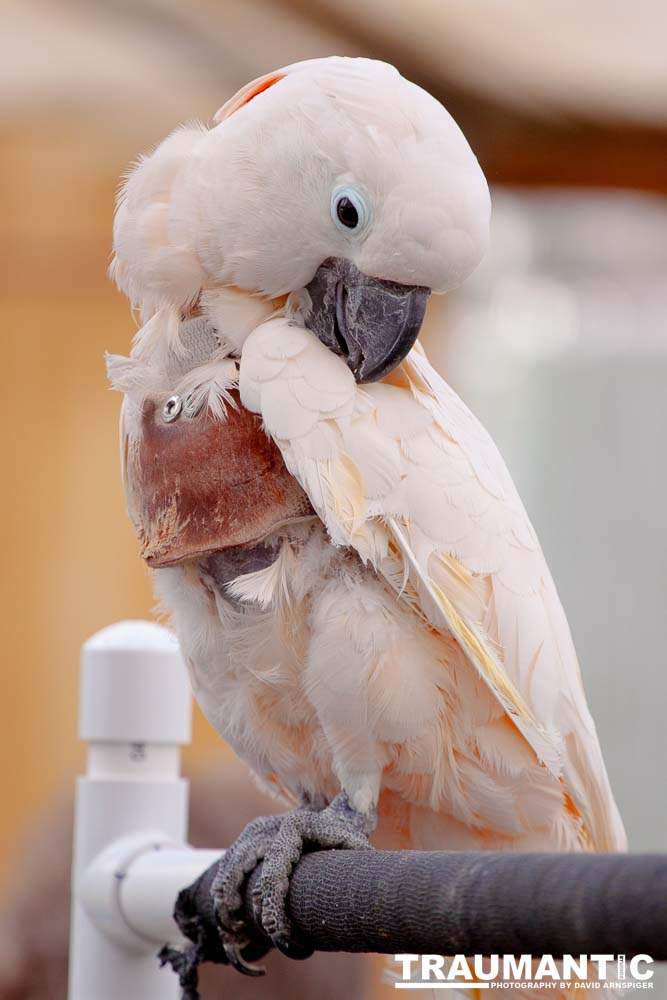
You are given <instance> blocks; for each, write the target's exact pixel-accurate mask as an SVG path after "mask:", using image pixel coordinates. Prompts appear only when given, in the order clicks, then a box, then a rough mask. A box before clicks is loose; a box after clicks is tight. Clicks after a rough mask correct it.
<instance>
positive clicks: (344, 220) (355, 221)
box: [331, 185, 371, 236]
mask: <svg viewBox="0 0 667 1000" xmlns="http://www.w3.org/2000/svg"><path fill="white" fill-rule="evenodd" d="M370 216H371V213H370V209H369V207H368V203H367V201H366V199H365V198H364V196H363V195H362V194H361V192H360V191H358V190H357V189H356V188H353V187H349V185H345V186H344V187H339V188H336V190H335V191H334V192H333V194H332V195H331V218H332V219H333V222H334V225H335V226H336V228H337V229H340V231H341V232H342V233H345V234H346V236H358V235H359V233H362V232H363V231H364V230H365V229H366V227H367V226H368V223H369V222H370Z"/></svg>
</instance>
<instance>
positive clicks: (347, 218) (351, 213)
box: [336, 198, 359, 229]
mask: <svg viewBox="0 0 667 1000" xmlns="http://www.w3.org/2000/svg"><path fill="white" fill-rule="evenodd" d="M336 215H337V216H338V218H339V219H340V221H341V222H342V223H343V225H344V226H347V228H348V229H354V228H355V227H356V226H357V225H358V224H359V213H358V212H357V210H356V208H355V207H354V205H353V204H352V202H351V201H350V199H349V198H341V199H340V201H339V202H338V204H337V205H336Z"/></svg>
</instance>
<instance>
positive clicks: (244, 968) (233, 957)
mask: <svg viewBox="0 0 667 1000" xmlns="http://www.w3.org/2000/svg"><path fill="white" fill-rule="evenodd" d="M222 947H223V948H224V950H225V955H226V956H227V960H228V962H229V964H230V965H231V966H232V967H233V968H234V969H236V971H237V972H240V973H242V974H243V975H244V976H265V975H266V969H265V968H264V966H263V965H255V964H254V963H253V962H248V961H247V959H246V958H244V957H243V950H244V946H243V945H242V944H239V942H237V941H226V940H225V939H224V938H223V939H222Z"/></svg>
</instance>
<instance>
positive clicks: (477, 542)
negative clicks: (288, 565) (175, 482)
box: [240, 317, 625, 850]
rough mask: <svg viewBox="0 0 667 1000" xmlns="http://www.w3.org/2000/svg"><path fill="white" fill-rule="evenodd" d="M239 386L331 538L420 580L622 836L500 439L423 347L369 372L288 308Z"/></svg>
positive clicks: (444, 618)
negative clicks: (364, 379)
mask: <svg viewBox="0 0 667 1000" xmlns="http://www.w3.org/2000/svg"><path fill="white" fill-rule="evenodd" d="M240 387H241V396H242V401H243V403H244V405H246V406H247V407H248V408H249V409H251V410H253V411H254V412H257V413H260V414H261V416H262V418H263V420H264V425H265V428H266V430H267V432H268V433H269V434H270V435H271V436H272V437H273V438H274V440H275V441H276V444H277V445H278V447H279V448H280V450H281V452H282V455H283V458H284V460H285V463H286V465H287V467H288V469H289V470H290V472H291V473H292V475H294V476H295V477H296V478H297V480H298V481H299V482H300V483H301V485H302V486H303V488H304V489H305V490H306V492H307V493H308V495H309V497H310V500H311V502H312V504H313V506H314V508H315V509H316V511H317V513H318V515H319V516H320V518H321V519H322V521H323V522H324V524H325V526H326V528H327V531H328V532H329V535H330V537H331V539H332V541H333V543H334V544H336V545H349V546H353V547H354V548H356V550H357V551H358V552H359V554H360V556H361V557H362V559H364V560H365V561H368V562H370V563H371V564H372V565H373V566H374V567H375V568H376V570H377V571H378V572H379V573H381V574H383V575H384V576H385V577H386V579H387V580H388V581H389V582H390V583H391V585H392V586H394V587H396V588H397V589H398V590H399V591H400V590H401V588H402V587H404V586H405V584H406V583H407V582H408V581H409V583H410V585H411V588H412V592H413V593H416V594H417V597H418V601H417V608H418V612H419V613H421V614H423V615H424V616H425V617H426V618H427V619H428V620H429V621H430V623H431V624H432V625H433V626H434V627H435V628H436V629H438V630H439V631H441V632H443V633H447V632H449V633H451V634H452V635H454V637H455V638H456V639H457V641H458V642H459V644H460V645H461V647H462V648H463V649H464V650H465V652H466V654H467V656H468V658H469V659H470V661H471V662H472V663H473V664H474V666H475V667H476V668H477V670H478V672H479V673H480V675H481V676H482V678H483V679H484V680H485V682H486V683H487V684H488V686H489V687H490V688H491V690H492V691H493V692H494V694H495V696H496V697H497V698H498V700H499V702H500V703H501V705H502V706H503V708H504V710H505V711H506V712H507V714H508V716H509V717H510V718H511V719H512V721H513V722H514V724H515V725H516V727H517V729H519V731H520V732H521V733H522V734H523V736H524V737H525V739H526V740H527V741H528V743H529V744H530V746H532V748H533V750H534V751H535V753H536V755H537V757H538V759H539V760H540V761H541V762H542V763H543V764H544V765H545V766H546V767H547V768H548V769H549V770H550V771H551V773H552V774H553V775H554V777H555V778H557V779H559V780H561V781H562V782H563V784H564V790H565V791H566V792H567V794H568V796H569V798H570V799H571V801H572V803H573V805H574V807H575V808H576V810H577V811H578V813H579V814H580V815H581V817H582V820H583V823H584V826H585V829H586V833H587V836H588V838H589V841H590V843H591V846H594V847H595V848H597V849H598V850H618V849H619V848H622V847H623V846H624V844H625V836H624V832H623V827H622V824H621V820H620V817H619V816H618V812H617V810H616V806H615V803H614V800H613V796H612V793H611V790H610V787H609V782H608V779H607V775H606V771H605V768H604V763H603V760H602V755H601V752H600V748H599V744H598V739H597V735H596V732H595V726H594V724H593V721H592V719H591V716H590V713H589V711H588V707H587V705H586V699H585V695H584V691H583V686H582V682H581V676H580V673H579V667H578V664H577V658H576V654H575V652H574V647H573V644H572V640H571V637H570V632H569V628H568V625H567V621H566V619H565V615H564V613H563V610H562V607H561V605H560V602H559V599H558V595H557V593H556V590H555V587H554V584H553V581H552V579H551V576H550V574H549V570H548V567H547V565H546V561H545V559H544V555H543V553H542V550H541V548H540V546H539V542H538V540H537V538H536V536H535V532H534V531H533V528H532V526H531V524H530V521H529V519H528V516H527V514H526V512H525V510H524V508H523V505H522V503H521V500H520V499H519V496H518V494H517V492H516V489H515V487H514V485H513V483H512V480H511V478H510V476H509V473H508V472H507V469H506V467H505V464H504V462H503V460H502V458H501V456H500V454H499V452H498V450H497V449H496V447H495V445H494V443H493V441H492V440H491V438H490V437H489V435H488V434H487V433H486V431H485V430H484V428H483V427H482V426H481V425H480V424H479V422H478V421H477V420H476V419H475V417H474V416H473V415H472V414H471V413H470V411H469V410H468V409H467V408H466V407H465V405H464V404H463V403H462V401H461V400H460V399H459V398H458V396H457V395H456V393H454V392H453V390H452V389H451V388H450V387H449V386H448V385H447V384H446V383H445V382H444V381H443V380H442V379H441V378H440V377H439V376H438V375H437V374H436V372H435V371H434V370H433V368H432V367H431V366H430V364H429V363H428V361H427V359H426V357H425V356H424V354H423V352H422V351H421V349H420V348H416V349H414V350H413V351H412V352H411V354H410V356H409V357H408V358H407V359H406V361H405V362H404V363H403V365H402V366H401V368H400V369H399V371H398V372H397V373H395V374H394V376H393V378H392V379H391V381H390V382H389V383H388V382H383V383H377V384H373V385H368V386H363V387H362V386H358V385H357V384H356V383H355V381H354V378H353V376H352V374H351V372H350V371H349V370H348V368H347V366H346V365H345V364H344V363H343V362H342V361H341V359H339V358H336V357H335V356H334V355H333V354H332V353H331V352H330V351H329V350H327V349H326V348H325V347H324V346H323V345H322V344H321V343H320V342H319V341H318V340H317V339H316V338H315V337H313V336H312V335H311V334H310V333H309V332H308V331H306V330H304V329H303V328H302V327H300V326H299V325H298V324H297V323H295V322H294V321H292V320H288V319H285V318H282V317H280V318H275V319H272V320H270V321H269V322H267V323H264V324H262V325H261V326H260V327H258V328H257V329H256V330H255V331H254V332H253V333H252V334H251V335H250V336H249V337H248V339H247V340H246V343H245V345H244V348H243V354H242V363H241V376H240ZM397 561H398V562H399V563H400V564H402V572H398V573H397V569H396V565H397ZM406 596H407V595H406Z"/></svg>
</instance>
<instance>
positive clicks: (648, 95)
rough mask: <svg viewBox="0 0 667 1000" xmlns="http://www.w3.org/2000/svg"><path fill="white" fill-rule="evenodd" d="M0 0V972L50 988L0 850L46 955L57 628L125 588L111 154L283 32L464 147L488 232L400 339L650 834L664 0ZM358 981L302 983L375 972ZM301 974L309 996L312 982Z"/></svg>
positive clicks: (664, 379) (666, 283)
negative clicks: (427, 110) (397, 86)
mask: <svg viewBox="0 0 667 1000" xmlns="http://www.w3.org/2000/svg"><path fill="white" fill-rule="evenodd" d="M0 14H1V15H2V25H3V28H2V33H1V35H0V172H1V175H2V185H1V187H0V199H1V200H2V204H1V210H0V234H1V238H0V254H1V255H2V266H1V268H0V274H1V275H2V288H1V290H0V307H1V310H2V324H1V327H0V329H1V334H0V336H1V337H2V358H3V359H4V365H3V370H4V372H5V374H4V377H3V378H2V385H3V398H4V399H5V402H6V404H7V407H6V413H5V415H6V418H7V419H6V423H5V431H4V433H3V435H2V437H3V442H4V448H3V450H4V454H5V457H6V458H7V459H8V462H6V463H5V475H4V477H3V484H4V485H3V489H2V491H1V494H0V503H1V504H2V528H3V552H4V565H5V567H6V571H5V573H4V574H3V575H2V583H1V586H2V591H3V593H2V600H1V603H0V607H1V609H2V611H1V614H2V623H1V630H2V646H1V651H0V656H1V657H2V661H3V662H2V673H1V675H0V676H1V679H2V697H1V698H0V773H1V774H2V776H3V784H4V788H3V795H2V810H1V811H0V884H2V885H3V886H4V889H5V899H6V901H7V902H6V905H5V910H4V917H3V919H4V925H3V926H4V927H5V934H4V935H3V942H4V943H3V946H2V948H0V995H1V996H2V998H3V1000H5V998H9V997H10V996H11V997H12V998H14V997H16V998H17V1000H18V998H19V997H20V998H33V1000H41V998H42V997H49V998H50V1000H58V998H59V997H61V996H62V995H63V994H62V992H61V988H62V975H63V971H64V966H63V965H62V961H61V965H60V967H59V968H60V972H59V973H58V975H60V979H58V978H57V975H56V973H54V974H53V976H54V977H53V978H51V979H49V975H48V974H45V976H46V979H45V982H47V984H48V985H47V987H46V988H45V990H46V991H45V992H40V990H39V986H38V985H35V984H34V983H33V984H32V985H28V984H29V980H30V969H31V968H32V969H34V968H35V964H36V961H37V960H36V959H35V956H34V954H33V953H32V952H31V951H30V948H33V949H34V947H35V945H29V944H28V943H27V939H26V935H25V934H23V930H22V928H24V927H27V926H28V925H30V922H31V921H32V920H34V915H33V916H31V914H32V913H33V911H32V910H31V909H30V905H31V904H30V901H29V900H28V901H26V898H25V897H26V892H27V890H23V896H22V895H21V891H19V889H18V888H17V881H18V879H17V871H18V867H17V866H18V858H19V856H21V857H23V858H25V857H26V852H28V855H29V856H30V857H31V858H33V859H34V868H35V871H34V880H33V881H34V885H33V886H32V887H31V888H30V891H31V892H32V893H33V897H34V896H35V895H37V896H40V895H41V897H42V898H51V896H53V897H54V898H55V897H56V896H57V898H58V899H59V900H61V903H60V904H59V905H61V907H62V910H61V911H58V909H57V906H56V905H55V903H54V905H53V908H52V910H51V913H52V916H51V926H50V929H48V928H47V929H46V930H44V936H45V937H44V940H47V939H48V941H50V947H51V949H52V950H53V951H54V953H55V951H57V947H56V942H58V941H59V942H60V944H59V945H58V947H59V948H60V952H58V953H59V954H60V953H61V952H62V951H63V948H64V945H63V941H62V940H61V938H62V934H63V933H64V931H63V930H62V929H63V928H65V927H66V919H65V917H64V913H65V907H66V899H65V897H66V877H65V878H63V877H62V873H63V872H65V876H66V869H67V865H68V863H69V858H68V854H67V852H68V846H69V842H68V834H67V816H68V815H69V809H70V803H69V796H70V789H71V787H72V782H73V778H74V776H75V774H76V773H77V772H78V771H80V770H81V768H82V766H83V747H82V745H81V744H80V743H79V742H78V741H77V729H76V719H77V683H78V654H79V647H80V645H81V643H82V641H83V640H84V639H85V638H86V637H87V636H89V635H90V634H91V633H92V632H94V631H96V630H97V629H99V628H101V627H103V626H104V625H107V624H109V623H110V622H113V621H115V620H117V619H121V618H126V617H146V616H150V614H151V608H152V604H153V601H152V596H151V587H150V581H149V579H148V576H147V573H146V571H145V569H144V567H143V566H142V564H141V563H140V561H139V558H138V554H137V545H136V542H135V539H134V536H133V533H132V530H131V528H130V525H129V523H128V521H127V518H126V515H125V511H124V500H123V494H122V489H121V485H120V477H119V469H118V460H117V444H116V437H117V418H118V410H119V405H120V399H119V398H118V396H117V395H115V394H113V393H111V392H110V391H109V390H108V388H107V385H106V380H105V374H104V364H103V354H104V351H105V350H108V351H111V352H117V353H126V352H127V350H128V348H129V343H130V339H131V337H132V335H133V332H134V329H135V328H134V324H133V321H132V319H131V317H130V313H129V309H128V305H127V302H126V300H125V299H124V298H122V297H121V296H120V295H119V294H118V293H116V291H115V290H114V289H113V288H112V286H111V284H110V283H109V281H108V280H107V277H106V269H107V265H108V261H109V252H110V238H111V223H112V212H113V200H114V193H115V190H116V187H117V184H118V179H119V177H120V175H121V174H122V173H123V171H124V170H125V169H126V168H127V166H128V164H129V163H130V162H131V161H132V160H133V159H134V158H135V157H136V156H137V155H138V153H140V152H141V151H145V150H147V149H150V147H151V146H152V145H154V144H155V143H156V142H157V141H158V140H160V139H161V138H163V137H164V136H165V135H166V134H167V133H168V132H169V131H170V130H172V129H173V128H174V127H175V126H176V125H178V124H179V123H180V122H182V121H184V120H187V119H192V118H201V119H202V120H204V121H208V120H210V118H211V116H212V114H213V113H214V112H215V111H216V110H217V108H218V107H219V106H220V105H221V104H222V103H223V102H224V101H225V100H226V99H227V98H228V97H229V96H231V94H232V93H233V92H234V91H235V90H236V89H237V88H238V87H239V86H241V85H242V84H244V83H245V82H247V81H248V80H250V79H252V78H253V77H256V76H258V75H260V74H262V73H265V72H267V71H268V70H271V69H274V68H278V67H280V66H282V65H284V64H287V63H290V62H293V61H296V60H298V59H303V58H308V57H313V56H322V55H331V54H340V55H366V56H374V57H379V58H382V59H387V60H389V61H391V62H394V63H395V64H396V65H397V66H398V68H399V69H400V70H401V72H402V73H403V74H404V75H406V76H408V77H410V78H412V79H413V80H415V81H416V82H417V83H419V84H421V85H422V86H424V87H426V88H427V89H428V90H430V91H431V92H432V93H433V94H434V95H435V96H436V97H438V98H439V99H440V100H441V101H442V102H443V103H444V104H445V105H446V106H447V107H448V108H449V110H450V111H451V112H452V114H453V115H454V117H455V118H456V119H457V120H458V122H459V124H460V125H461V126H462V128H463V130H464V132H465V133H466V135H467V137H468V139H469V140H470V142H471V145H472V146H473V149H474V150H475V152H476V153H477V155H478V157H479V159H480V162H481V164H482V167H483V169H484V170H485V172H486V175H487V177H488V179H489V181H490V183H491V185H492V193H493V200H494V223H493V241H492V249H491V252H490V254H489V256H488V258H487V259H486V261H485V262H484V264H483V265H482V266H481V267H480V269H479V271H478V272H477V273H476V274H475V275H474V277H473V278H472V279H471V280H470V281H469V282H468V283H467V284H466V285H465V287H464V288H463V289H461V290H460V291H459V292H456V293H453V294H451V295H450V296H447V297H446V298H445V299H440V300H434V301H433V302H432V303H431V306H430V315H429V322H428V328H427V332H426V335H425V338H424V340H425V344H426V347H427V349H428V350H429V353H430V354H431V356H432V358H433V360H434V361H435V362H436V363H437V365H438V367H439V368H440V370H441V372H442V374H443V375H444V376H445V378H447V379H448V381H450V382H451V383H452V384H453V385H454V386H455V387H456V388H457V389H458V391H459V392H460V393H461V394H462V395H463V397H464V399H465V400H466V401H467V402H468V404H469V405H470V406H471V407H472V409H473V410H474V411H475V412H476V413H477V414H478V416H479V417H480V418H481V419H482V420H483V422H484V423H485V424H486V426H487V427H488V428H489V430H490V431H491V432H492V434H493V435H494V437H495V438H496V440H497V442H498V444H499V445H500V448H501V450H502V451H503V453H504V455H505V457H506V459H507V461H508V464H509V466H510V469H511V471H512V472H513V474H514V477H515V479H516V482H517V485H518V487H519V490H520V492H521V493H522V496H523V497H524V500H525V503H526V506H527V508H528V511H529V513H530V514H531V516H532V518H533V521H534V523H535V525H536V528H537V530H538V533H539V535H540V537H541V540H542V542H543V546H544V549H545V551H546V554H547V558H548V559H549V561H550V564H551V568H552V570H553V573H554V576H555V578H556V582H557V584H558V586H559V590H560V593H561V597H562V599H563V603H564V605H565V609H566V611H567V613H568V616H569V619H570V623H571V625H572V629H573V632H574V638H575V642H576V645H577V648H578V651H579V655H580V659H581V664H582V670H583V674H584V681H585V684H586V688H587V691H588V694H589V699H590V703H591V708H592V711H593V714H594V716H595V718H596V720H597V723H598V728H599V731H600V736H601V741H602V744H603V749H604V751H605V756H606V759H607V762H608V766H609V771H610V774H611V780H612V784H613V786H614V788H615V791H616V794H617V798H618V800H619V805H620V807H621V811H622V813H623V815H624V818H625V820H626V824H627V827H628V832H629V835H630V842H631V846H632V848H633V849H635V850H641V849H653V848H655V849H664V848H665V846H666V843H665V842H666V840H667V836H666V834H667V783H666V782H665V780H664V771H665V767H666V766H667V741H666V738H665V703H666V702H665V699H666V695H667V680H666V678H667V662H666V656H665V651H664V650H665V647H664V621H665V618H666V617H667V610H666V605H667V535H666V532H665V525H664V509H665V490H666V488H667V472H666V471H665V441H666V440H667V279H666V273H667V200H666V199H665V195H666V194H667V60H666V59H665V49H664V40H665V38H666V37H667V7H666V6H665V5H664V4H663V3H661V2H660V0H635V2H634V3H633V4H628V3H626V2H625V0H587V3H586V4H581V3H579V2H578V0H559V3H557V4H556V3H551V2H544V3H540V4H535V3H533V2H531V0H474V2H473V0H412V2H411V3H410V4H406V3H403V2H402V0H190V2H188V3H179V2H177V0H97V2H94V0H43V2H39V0H2V2H0ZM185 758H186V766H187V768H188V769H189V771H190V772H191V773H193V774H194V775H195V779H196V781H201V780H203V779H201V777H200V776H201V775H202V774H205V773H206V770H207V769H217V771H218V773H219V774H222V772H223V770H224V771H225V773H226V769H227V768H232V767H233V765H232V764H231V763H229V762H230V758H231V755H230V754H229V751H227V750H225V749H224V748H223V747H222V745H221V744H220V742H219V740H218V738H217V737H216V736H215V734H214V733H213V732H212V731H211V730H210V729H209V727H208V726H207V724H206V723H205V722H204V721H203V719H202V718H201V717H200V716H197V718H196V725H195V739H194V742H193V744H192V746H191V747H189V748H187V750H186V752H185ZM230 773H231V771H230ZM197 794H199V793H197ZM202 794H203V793H202ZM230 794H231V793H230ZM236 794H237V792H234V795H236ZM238 795H241V792H238ZM232 798H233V796H232ZM204 799H205V796H204ZM204 799H202V802H203V801H204ZM202 808H203V809H204V806H203V805H202ZM204 811H205V809H204ZM241 812H242V810H241ZM239 815H240V813H239ZM209 819H210V822H211V823H213V824H214V820H215V818H214V817H213V818H212V819H211V818H210V817H209ZM207 829H209V832H210V837H211V838H212V841H213V842H219V843H222V840H221V839H219V838H221V837H222V836H223V835H224V834H223V832H222V830H220V829H217V828H216V827H215V825H214V826H213V828H207ZM19 852H23V853H22V854H21V855H20V854H19ZM31 852H32V853H31ZM40 865H41V868H40ZM42 869H43V871H42ZM47 869H48V872H47ZM22 870H24V869H22ZM54 871H56V872H60V876H61V883H62V884H60V883H58V884H56V882H55V881H54V877H55V876H54ZM42 879H43V880H42ZM40 880H42V881H40ZM49 880H50V881H49ZM49 893H50V894H51V896H49ZM42 909H43V908H42ZM59 912H60V918H59V919H56V914H57V913H59ZM56 925H57V928H59V929H60V930H59V931H58V933H60V938H59V937H58V933H56V930H57V928H56ZM8 928H9V929H10V930H11V929H13V931H14V936H13V937H12V936H11V934H10V933H9V931H8V930H7V929H8ZM8 935H9V936H8ZM49 935H51V936H50V937H49ZM8 942H9V943H8ZM22 949H23V951H22ZM42 952H43V954H41V958H42V959H44V956H45V955H46V957H48V955H49V954H50V952H49V950H48V948H46V946H44V947H43V948H42ZM61 957H62V956H61ZM44 960H45V959H44ZM306 964H308V963H306ZM341 968H342V967H341ZM338 974H339V973H338V972H337V973H336V975H338ZM327 975H328V976H329V977H330V978H329V981H330V982H333V983H334V984H335V983H336V982H338V980H336V979H335V976H334V978H333V979H331V976H332V975H333V973H331V972H328V973H327ZM340 975H341V976H344V975H361V973H360V972H359V970H358V969H357V968H356V967H355V969H350V968H347V969H346V971H343V972H340ZM21 976H23V977H27V978H24V979H23V980H22V979H21ZM377 979H378V977H377V976H375V975H371V976H370V978H368V982H370V983H376V982H377ZM5 982H6V983H7V984H9V985H6V986H5V985H4V984H5ZM12 982H13V985H11V984H12ZM340 983H341V984H342V983H343V980H340ZM360 984H361V980H359V981H358V983H357V985H356V986H355V988H354V989H352V990H351V991H350V988H349V983H348V986H343V985H341V986H340V989H339V991H338V992H336V990H334V992H333V993H332V994H331V995H332V996H351V995H354V996H360V997H361V996H362V995H368V996H371V995H373V996H378V995H379V992H378V987H377V986H369V987H368V990H366V987H365V986H362V985H360ZM3 989H4V993H2V992H1V991H2V990H3ZM12 989H13V990H14V992H11V990H12ZM364 991H366V992H364ZM301 992H302V994H303V995H304V996H305V997H306V998H307V997H309V996H311V995H317V996H318V997H321V998H324V997H325V996H328V995H329V994H325V993H324V992H322V989H321V987H319V986H318V987H317V988H316V987H315V986H314V985H313V983H312V982H311V984H310V986H305V985H303V986H302V987H301ZM230 995H233V996H239V997H240V996H241V994H240V992H233V993H231V994H230ZM248 995H249V996H250V994H248ZM252 995H253V996H255V995H257V996H260V995H264V996H266V993H261V991H260V992H259V993H256V994H252ZM273 995H274V996H277V993H274V994H273ZM292 995H294V994H292ZM243 996H245V994H243Z"/></svg>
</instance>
